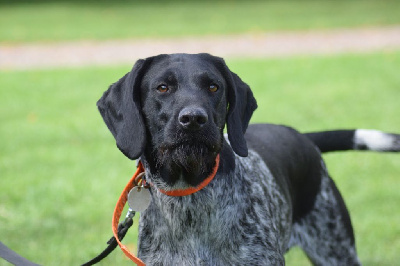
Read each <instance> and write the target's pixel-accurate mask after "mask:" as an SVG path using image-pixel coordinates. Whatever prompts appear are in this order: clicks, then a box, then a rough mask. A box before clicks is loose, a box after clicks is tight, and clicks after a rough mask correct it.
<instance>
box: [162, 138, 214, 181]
mask: <svg viewBox="0 0 400 266" xmlns="http://www.w3.org/2000/svg"><path fill="white" fill-rule="evenodd" d="M220 150H221V147H220V145H206V144H204V143H185V142H184V143H179V144H175V145H169V146H163V147H161V148H160V149H159V150H158V152H157V153H158V154H157V164H158V166H159V167H160V168H162V169H163V172H164V174H165V175H167V176H168V177H167V176H166V177H167V179H168V180H165V181H169V183H171V182H172V183H174V182H176V181H178V179H180V178H183V181H185V182H186V183H188V184H189V185H191V186H196V185H198V184H199V183H201V181H203V179H204V178H206V177H207V175H208V174H209V173H210V172H211V170H212V168H213V166H214V165H215V158H216V156H217V154H218V153H219V152H220Z"/></svg>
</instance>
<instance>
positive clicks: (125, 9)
mask: <svg viewBox="0 0 400 266" xmlns="http://www.w3.org/2000/svg"><path fill="white" fill-rule="evenodd" d="M399 23H400V2H399V1H397V0H363V1H361V0H350V1H346V0H338V1H327V0H324V1H317V0H304V1H295V0H284V1H261V0H259V1H238V0H229V1H228V0H219V1H162V0H161V1H160V0H159V1H123V0H118V1H90V0H89V1H77V0H73V1H43V0H41V1H35V2H34V3H33V2H31V1H8V0H7V1H5V0H0V43H1V42H3V43H18V42H37V41H63V40H87V39H90V40H105V39H127V38H143V37H157V38H159V37H177V36H187V35H204V34H211V35H213V34H236V33H244V32H252V33H255V34H257V33H259V32H265V31H277V30H310V29H330V28H348V27H371V26H372V27H375V26H385V25H395V24H399Z"/></svg>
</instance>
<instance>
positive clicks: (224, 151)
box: [98, 54, 400, 265]
mask: <svg viewBox="0 0 400 266" xmlns="http://www.w3.org/2000/svg"><path fill="white" fill-rule="evenodd" d="M98 108H99V110H100V113H101V115H102V117H103V119H104V121H105V123H106V125H107V127H108V128H109V130H110V131H111V133H112V134H113V136H114V138H115V140H116V144H117V147H118V148H119V149H120V150H121V152H122V153H123V154H124V155H125V156H127V157H128V158H129V159H132V160H134V159H140V161H141V162H142V164H143V166H144V168H145V176H146V182H147V183H149V184H151V187H150V191H151V198H152V200H151V203H150V205H149V207H148V208H147V209H146V210H145V211H143V212H142V213H141V217H140V222H139V240H138V257H139V258H141V259H142V260H143V261H144V262H145V263H146V264H148V265H284V264H285V260H284V254H285V252H287V251H288V250H289V249H290V248H291V247H293V246H295V245H298V246H300V247H301V248H302V249H303V250H304V252H305V253H306V255H307V256H308V258H309V259H310V260H311V262H312V263H313V264H315V265H360V261H359V259H358V257H357V252H356V247H355V239H354V233H353V228H352V225H351V220H350V216H349V213H348V211H347V209H346V206H345V203H344V201H343V199H342V197H341V195H340V193H339V191H338V189H337V188H336V186H335V184H334V182H333V180H332V179H331V178H330V176H329V174H328V172H327V170H326V167H325V163H324V161H323V159H322V158H321V152H329V151H335V150H353V149H354V150H355V149H359V150H377V151H400V135H396V134H388V133H383V132H380V131H372V130H337V131H326V132H314V133H307V134H301V133H299V132H297V131H296V130H294V129H292V128H290V127H287V126H280V125H272V124H254V125H249V121H250V118H251V116H252V114H253V112H254V111H255V110H256V108H257V103H256V100H255V98H254V96H253V93H252V91H251V89H250V87H249V86H248V85H247V84H246V83H244V82H243V81H242V80H241V79H240V78H239V76H238V75H236V74H235V73H233V72H232V71H230V70H229V68H228V67H227V65H226V64H225V62H224V60H223V59H222V58H218V57H215V56H212V55H209V54H171V55H158V56H154V57H150V58H147V59H144V60H139V61H137V62H136V64H135V65H134V66H133V69H132V70H131V71H130V72H129V73H127V74H126V75H125V76H124V77H122V78H121V79H120V80H119V81H117V82H116V83H114V84H112V85H111V86H110V87H109V89H108V90H107V91H106V92H105V93H104V94H103V96H102V97H101V99H100V100H99V101H98ZM225 125H226V130H227V135H225V134H224V129H225ZM213 171H216V174H215V175H213V176H212V179H211V181H209V180H208V179H209V178H210V174H211V173H212V172H213ZM206 180H208V181H207V184H206V185H204V182H205V181H206ZM199 187H200V189H199ZM193 189H195V191H197V192H195V193H192V194H190V195H186V196H179V195H178V196H176V195H175V196H171V194H168V193H166V192H170V193H171V192H172V193H173V192H175V191H185V190H193Z"/></svg>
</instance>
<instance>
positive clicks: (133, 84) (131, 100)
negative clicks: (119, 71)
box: [97, 59, 149, 160]
mask: <svg viewBox="0 0 400 266" xmlns="http://www.w3.org/2000/svg"><path fill="white" fill-rule="evenodd" d="M148 60H149V59H146V60H139V61H137V62H136V64H135V65H134V66H133V68H132V70H131V72H129V73H127V74H126V75H125V76H123V77H122V78H121V79H120V80H118V81H117V82H116V83H114V84H112V85H111V86H110V87H109V88H108V90H107V91H106V92H104V94H103V96H102V97H101V98H100V100H99V101H98V102H97V106H98V108H99V111H100V113H101V115H102V117H103V119H104V122H105V123H106V125H107V127H108V129H109V130H110V131H111V133H112V134H113V136H114V138H115V140H116V142H117V147H118V148H119V149H120V150H121V152H122V153H123V154H125V156H126V157H128V158H129V159H132V160H134V159H137V158H139V157H140V155H141V154H142V153H143V150H144V146H145V143H146V130H145V126H144V122H143V117H142V112H141V105H140V83H141V80H142V76H143V74H144V71H145V68H147V67H146V66H147V65H149V62H148Z"/></svg>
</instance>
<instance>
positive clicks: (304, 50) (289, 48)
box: [0, 26, 400, 70]
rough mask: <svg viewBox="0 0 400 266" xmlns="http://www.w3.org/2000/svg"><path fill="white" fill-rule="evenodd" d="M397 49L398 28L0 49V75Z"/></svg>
mask: <svg viewBox="0 0 400 266" xmlns="http://www.w3.org/2000/svg"><path fill="white" fill-rule="evenodd" d="M396 49H397V50H398V49H400V26H392V27H384V28H363V29H345V30H343V29H342V30H329V31H327V30H325V31H309V32H283V33H282V32H276V33H265V34H243V35H227V36H205V37H193V38H174V39H172V38H171V39H142V40H118V41H115V40H112V41H77V42H62V43H39V44H18V45H4V44H3V45H1V44H0V70H1V69H3V70H4V69H6V70H7V69H31V68H52V67H60V66H85V65H110V64H121V63H127V64H133V62H134V61H136V60H137V59H139V58H145V57H148V56H151V55H156V54H160V53H175V52H181V53H199V52H207V53H211V54H214V55H218V56H222V57H258V58H260V57H283V56H292V55H310V54H337V53H345V52H357V53H360V52H361V53H362V52H371V51H381V50H396Z"/></svg>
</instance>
